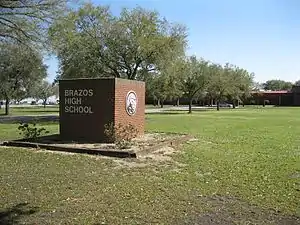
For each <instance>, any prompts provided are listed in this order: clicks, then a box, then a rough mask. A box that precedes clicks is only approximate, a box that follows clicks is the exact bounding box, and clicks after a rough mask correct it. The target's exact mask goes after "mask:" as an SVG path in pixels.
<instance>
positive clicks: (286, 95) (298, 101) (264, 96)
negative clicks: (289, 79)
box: [252, 86, 300, 106]
mask: <svg viewBox="0 0 300 225" xmlns="http://www.w3.org/2000/svg"><path fill="white" fill-rule="evenodd" d="M252 101H254V102H255V104H261V105H262V104H264V102H265V103H267V104H269V105H278V106H300V86H294V87H293V88H292V89H291V90H290V91H256V92H252Z"/></svg>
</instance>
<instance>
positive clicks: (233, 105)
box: [232, 100, 236, 109]
mask: <svg viewBox="0 0 300 225" xmlns="http://www.w3.org/2000/svg"><path fill="white" fill-rule="evenodd" d="M235 106H236V105H235V100H233V101H232V107H233V108H234V109H235Z"/></svg>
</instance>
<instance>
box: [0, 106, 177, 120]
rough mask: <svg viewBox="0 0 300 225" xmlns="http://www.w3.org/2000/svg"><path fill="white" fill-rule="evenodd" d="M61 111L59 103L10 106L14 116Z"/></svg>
mask: <svg viewBox="0 0 300 225" xmlns="http://www.w3.org/2000/svg"><path fill="white" fill-rule="evenodd" d="M169 107H172V106H169V105H166V106H164V108H169ZM146 108H147V109H155V108H160V107H158V106H153V105H146ZM58 112H59V107H58V105H54V106H52V105H51V106H47V107H46V108H44V107H43V106H31V107H28V106H24V107H11V108H10V115H12V116H23V115H43V114H47V115H48V114H58ZM4 113H5V107H3V106H2V108H1V109H0V117H1V116H5V115H4Z"/></svg>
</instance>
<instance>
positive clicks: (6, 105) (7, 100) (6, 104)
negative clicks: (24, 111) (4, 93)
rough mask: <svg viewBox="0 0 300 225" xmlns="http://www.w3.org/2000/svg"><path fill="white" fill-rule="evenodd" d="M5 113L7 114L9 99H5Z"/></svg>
mask: <svg viewBox="0 0 300 225" xmlns="http://www.w3.org/2000/svg"><path fill="white" fill-rule="evenodd" d="M5 115H9V99H8V98H6V99H5Z"/></svg>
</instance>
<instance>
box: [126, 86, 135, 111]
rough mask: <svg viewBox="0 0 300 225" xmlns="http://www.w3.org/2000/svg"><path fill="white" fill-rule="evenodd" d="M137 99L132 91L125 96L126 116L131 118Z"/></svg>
mask: <svg viewBox="0 0 300 225" xmlns="http://www.w3.org/2000/svg"><path fill="white" fill-rule="evenodd" d="M136 108H137V97H136V93H135V92H134V91H129V92H128V93H127V96H126V111H127V113H128V115H130V116H132V115H134V114H135V113H136Z"/></svg>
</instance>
